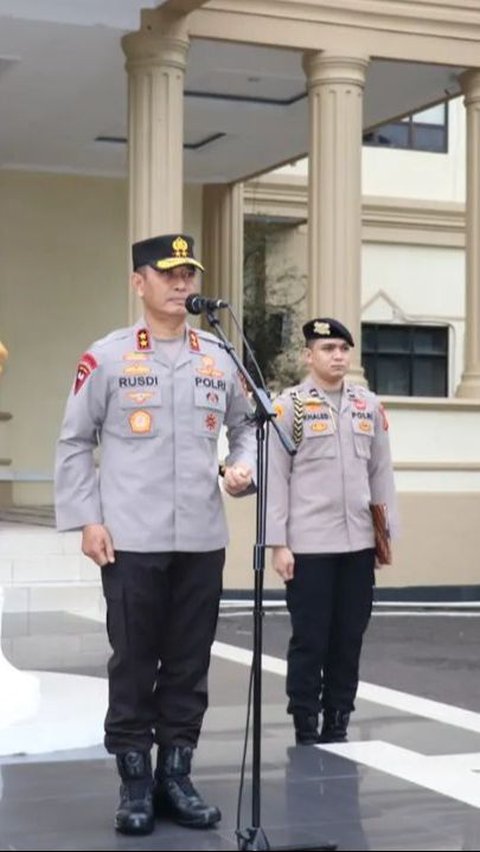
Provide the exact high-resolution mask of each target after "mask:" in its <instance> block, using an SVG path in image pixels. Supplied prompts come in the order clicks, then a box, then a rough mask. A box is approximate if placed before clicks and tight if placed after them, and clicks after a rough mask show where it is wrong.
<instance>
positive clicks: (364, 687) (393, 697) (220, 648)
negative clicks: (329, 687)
mask: <svg viewBox="0 0 480 852" xmlns="http://www.w3.org/2000/svg"><path fill="white" fill-rule="evenodd" d="M212 653H213V654H214V655H215V656H216V657H220V658H222V659H224V660H230V661H231V662H234V663H240V664H241V665H243V666H250V665H251V663H252V652H251V651H248V650H246V649H245V648H238V647H237V646H236V645H228V644H226V643H225V642H214V644H213V648H212ZM262 670H263V671H266V672H270V673H271V674H278V675H283V676H285V675H286V672H287V664H286V661H285V660H282V659H280V658H278V657H271V656H269V655H268V654H263V655H262ZM357 695H358V698H361V699H363V700H364V701H371V702H373V703H374V704H381V705H382V706H383V707H391V708H392V709H393V710H399V711H401V712H403V713H412V714H413V715H415V716H421V717H423V718H425V719H430V720H431V721H434V722H440V723H442V724H444V725H454V726H455V727H457V728H463V729H464V730H466V731H473V732H475V733H480V713H474V712H473V711H472V710H463V709H462V708H461V707H455V706H454V705H453V704H443V703H442V702H440V701H432V700H431V699H429V698H421V697H420V696H418V695H411V694H410V693H408V692H400V691H399V690H397V689H389V688H388V687H385V686H377V685H376V684H374V683H367V682H365V681H360V684H359V687H358V693H357Z"/></svg>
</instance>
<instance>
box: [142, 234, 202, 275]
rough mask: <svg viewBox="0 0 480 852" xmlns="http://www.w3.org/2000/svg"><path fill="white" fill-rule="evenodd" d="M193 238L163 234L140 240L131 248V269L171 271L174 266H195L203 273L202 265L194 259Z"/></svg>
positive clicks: (183, 235)
mask: <svg viewBox="0 0 480 852" xmlns="http://www.w3.org/2000/svg"><path fill="white" fill-rule="evenodd" d="M193 246H194V242H193V237H189V236H187V234H163V235H162V236H160V237H151V238H150V239H148V240H140V241H139V242H138V243H134V244H133V246H132V261H133V268H134V270H135V269H139V268H140V267H141V266H153V268H154V269H160V270H166V269H173V268H174V267H175V266H196V267H197V268H198V269H201V270H202V272H203V266H202V264H201V263H200V262H199V261H198V260H197V259H196V258H195V254H194V250H193Z"/></svg>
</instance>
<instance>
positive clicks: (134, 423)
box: [128, 410, 152, 435]
mask: <svg viewBox="0 0 480 852" xmlns="http://www.w3.org/2000/svg"><path fill="white" fill-rule="evenodd" d="M128 422H129V423H130V429H131V430H132V432H134V433H135V435H145V434H146V433H147V432H151V430H152V415H151V414H149V413H148V411H143V410H140V411H134V412H133V414H131V415H130V417H129V418H128Z"/></svg>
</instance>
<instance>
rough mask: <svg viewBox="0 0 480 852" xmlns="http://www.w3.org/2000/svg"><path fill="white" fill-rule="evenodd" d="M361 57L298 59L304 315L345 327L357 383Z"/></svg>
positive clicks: (363, 67) (319, 54)
mask: <svg viewBox="0 0 480 852" xmlns="http://www.w3.org/2000/svg"><path fill="white" fill-rule="evenodd" d="M367 65H368V59H367V58H366V57H363V56H362V57H360V56H359V57H348V56H337V55H333V54H329V53H323V52H308V53H306V54H305V56H304V69H305V73H306V76H307V83H308V95H309V115H310V141H309V152H308V153H309V178H308V183H309V195H308V277H309V302H308V314H309V316H310V317H315V316H331V317H334V318H335V319H339V320H340V321H341V322H343V323H345V325H346V326H347V327H348V328H349V329H350V331H351V332H352V335H353V337H354V340H355V344H356V347H355V349H354V350H353V359H352V369H351V378H352V379H353V381H364V379H363V370H362V368H361V365H360V355H361V316H360V309H361V212H362V210H361V199H362V177H361V167H362V108H363V89H364V85H365V74H366V69H367Z"/></svg>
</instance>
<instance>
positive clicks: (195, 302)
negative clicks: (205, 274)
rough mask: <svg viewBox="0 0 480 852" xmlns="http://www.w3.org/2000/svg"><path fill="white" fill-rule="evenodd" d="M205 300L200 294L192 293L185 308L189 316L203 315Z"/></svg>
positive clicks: (186, 300)
mask: <svg viewBox="0 0 480 852" xmlns="http://www.w3.org/2000/svg"><path fill="white" fill-rule="evenodd" d="M203 303H204V298H203V296H200V293H190V295H189V296H187V298H186V299H185V307H186V309H187V311H188V313H189V314H201V313H202V310H203V307H204V304H203Z"/></svg>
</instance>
